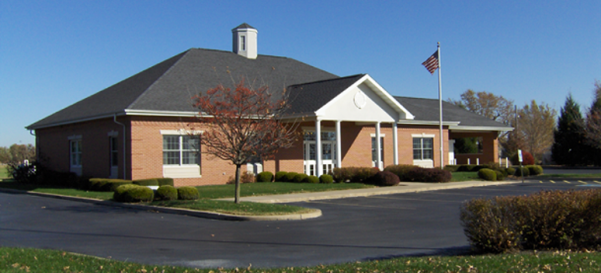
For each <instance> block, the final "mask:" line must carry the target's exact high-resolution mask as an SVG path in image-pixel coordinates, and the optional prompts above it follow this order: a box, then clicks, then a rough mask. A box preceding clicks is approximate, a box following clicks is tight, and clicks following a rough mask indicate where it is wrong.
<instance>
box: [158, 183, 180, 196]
mask: <svg viewBox="0 0 601 273" xmlns="http://www.w3.org/2000/svg"><path fill="white" fill-rule="evenodd" d="M155 199H156V200H177V189H176V188H175V187H173V186H170V185H165V186H160V187H159V188H158V189H157V191H156V194H155Z"/></svg>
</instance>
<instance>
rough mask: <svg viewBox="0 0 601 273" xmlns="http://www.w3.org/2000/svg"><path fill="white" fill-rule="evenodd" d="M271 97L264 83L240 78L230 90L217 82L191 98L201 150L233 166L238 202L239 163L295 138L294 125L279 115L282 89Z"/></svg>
mask: <svg viewBox="0 0 601 273" xmlns="http://www.w3.org/2000/svg"><path fill="white" fill-rule="evenodd" d="M281 94H283V95H282V98H274V97H272V94H271V93H270V92H268V87H267V86H262V87H260V88H257V89H255V88H253V87H251V86H247V85H245V81H244V80H241V81H240V83H238V84H236V86H235V89H234V90H231V89H230V88H226V87H224V86H223V85H219V86H217V87H215V88H213V89H210V90H208V91H207V92H206V93H205V94H202V93H201V94H199V95H197V96H195V97H194V101H195V104H194V107H196V108H198V109H199V111H200V117H199V119H200V121H201V122H202V123H203V124H204V125H206V126H208V129H206V130H204V133H203V134H202V136H201V137H200V145H201V147H202V148H203V149H202V152H203V153H206V154H210V155H213V156H216V157H218V158H220V159H223V160H228V161H230V162H232V164H234V165H236V186H235V201H234V202H236V203H239V202H240V166H242V165H243V164H246V163H247V162H249V160H251V159H252V158H256V157H260V158H262V159H270V158H272V157H273V156H274V155H275V154H276V153H277V152H278V150H280V149H284V148H289V147H292V145H293V143H294V142H295V141H296V140H297V139H298V137H299V134H298V131H297V129H298V125H297V124H296V123H284V122H282V120H281V118H282V117H283V115H284V112H285V111H286V109H287V108H288V105H287V96H286V91H285V90H284V91H283V93H281Z"/></svg>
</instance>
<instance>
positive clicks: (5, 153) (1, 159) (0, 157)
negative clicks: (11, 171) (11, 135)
mask: <svg viewBox="0 0 601 273" xmlns="http://www.w3.org/2000/svg"><path fill="white" fill-rule="evenodd" d="M11 158H12V156H11V155H10V150H9V149H8V148H6V147H0V163H1V164H7V163H8V162H10V159H11Z"/></svg>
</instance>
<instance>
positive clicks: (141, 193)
mask: <svg viewBox="0 0 601 273" xmlns="http://www.w3.org/2000/svg"><path fill="white" fill-rule="evenodd" d="M113 199H114V200H115V201H118V202H127V203H133V202H150V201H152V200H153V199H154V192H153V191H152V190H151V189H150V188H148V187H144V186H139V185H135V184H128V185H121V186H119V187H117V189H115V193H114V194H113Z"/></svg>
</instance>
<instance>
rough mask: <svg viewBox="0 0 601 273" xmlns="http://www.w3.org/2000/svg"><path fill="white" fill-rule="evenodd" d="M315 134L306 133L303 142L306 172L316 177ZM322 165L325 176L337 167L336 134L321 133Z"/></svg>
mask: <svg viewBox="0 0 601 273" xmlns="http://www.w3.org/2000/svg"><path fill="white" fill-rule="evenodd" d="M315 142H316V141H315V132H305V134H304V142H303V159H304V171H305V174H307V175H315V174H316V171H317V168H316V166H315V158H316V154H317V151H316V145H317V144H316V143H315ZM321 156H322V159H321V164H322V170H323V173H324V174H327V173H329V172H331V171H333V170H334V168H335V167H336V134H335V133H334V132H322V133H321Z"/></svg>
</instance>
